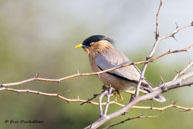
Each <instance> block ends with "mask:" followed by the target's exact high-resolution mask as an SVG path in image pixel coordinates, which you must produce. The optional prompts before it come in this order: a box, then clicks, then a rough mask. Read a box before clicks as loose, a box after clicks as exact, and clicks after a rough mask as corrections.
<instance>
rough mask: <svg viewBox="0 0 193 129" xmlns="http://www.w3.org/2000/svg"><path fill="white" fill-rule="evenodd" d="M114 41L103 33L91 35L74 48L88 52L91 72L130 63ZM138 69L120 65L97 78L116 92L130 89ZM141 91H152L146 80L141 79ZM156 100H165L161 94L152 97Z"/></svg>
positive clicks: (134, 82)
mask: <svg viewBox="0 0 193 129" xmlns="http://www.w3.org/2000/svg"><path fill="white" fill-rule="evenodd" d="M113 44H114V41H113V40H112V39H111V38H109V37H106V36H104V35H92V36H90V37H88V38H86V39H85V40H84V41H83V42H82V44H78V45H76V46H75V48H83V49H84V51H85V52H86V53H88V57H89V62H90V66H91V69H92V70H93V72H100V71H103V70H106V69H110V68H113V67H116V66H120V65H123V64H126V63H131V61H130V60H129V58H128V57H127V56H126V55H125V54H123V53H122V52H121V51H119V50H118V49H117V48H115V47H114V46H113ZM140 74H141V72H140V70H139V69H138V68H137V67H136V66H135V65H130V66H127V67H121V68H119V69H115V70H112V71H108V72H105V73H101V74H98V75H97V76H98V78H99V80H101V81H102V82H103V84H104V85H107V86H111V87H113V88H114V89H115V90H117V91H118V92H122V91H127V90H130V89H131V88H132V87H136V86H137V84H138V82H139V79H140ZM140 89H141V90H142V91H146V92H147V93H151V92H153V91H154V89H153V88H152V86H151V85H150V83H149V82H148V81H147V80H145V79H144V80H143V81H142V83H141V86H140ZM153 99H154V100H156V101H158V102H165V101H166V99H165V98H164V97H163V96H162V95H158V96H156V97H154V98H153Z"/></svg>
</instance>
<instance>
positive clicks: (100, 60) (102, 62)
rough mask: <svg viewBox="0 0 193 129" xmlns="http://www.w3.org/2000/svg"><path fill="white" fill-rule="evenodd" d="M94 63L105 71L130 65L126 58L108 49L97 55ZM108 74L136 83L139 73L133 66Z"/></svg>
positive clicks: (116, 51)
mask: <svg viewBox="0 0 193 129" xmlns="http://www.w3.org/2000/svg"><path fill="white" fill-rule="evenodd" d="M95 61H96V64H97V66H98V67H99V68H100V69H101V70H106V69H109V68H113V67H115V66H118V65H121V64H125V63H130V61H129V59H128V58H127V56H125V55H124V54H123V53H122V52H120V51H118V50H117V49H115V48H112V49H109V50H108V51H105V52H104V53H102V54H99V55H97V56H96V58H95ZM108 73H109V74H111V75H114V76H117V77H119V78H122V79H125V80H130V81H135V82H138V81H139V78H140V72H139V71H138V69H137V68H136V67H135V66H133V65H132V66H128V67H123V68H119V69H116V70H113V71H109V72H108Z"/></svg>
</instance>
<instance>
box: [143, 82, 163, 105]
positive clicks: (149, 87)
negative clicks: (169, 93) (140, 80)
mask: <svg viewBox="0 0 193 129" xmlns="http://www.w3.org/2000/svg"><path fill="white" fill-rule="evenodd" d="M140 89H142V90H144V91H147V92H148V93H151V92H153V91H154V89H153V88H152V87H151V86H150V85H149V84H148V85H145V86H144V85H142V86H140ZM153 100H156V101H158V102H162V103H163V102H165V101H166V99H165V97H164V96H162V95H158V96H156V97H154V98H153Z"/></svg>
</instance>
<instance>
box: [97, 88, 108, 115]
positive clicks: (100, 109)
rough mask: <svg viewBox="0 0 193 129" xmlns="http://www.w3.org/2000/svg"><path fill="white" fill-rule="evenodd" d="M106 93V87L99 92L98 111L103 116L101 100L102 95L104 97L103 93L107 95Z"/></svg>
mask: <svg viewBox="0 0 193 129" xmlns="http://www.w3.org/2000/svg"><path fill="white" fill-rule="evenodd" d="M107 94H108V89H106V90H104V91H103V92H102V93H101V95H100V97H99V113H100V117H102V116H103V106H102V100H103V97H104V96H105V95H107Z"/></svg>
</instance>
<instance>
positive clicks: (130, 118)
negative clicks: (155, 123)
mask: <svg viewBox="0 0 193 129" xmlns="http://www.w3.org/2000/svg"><path fill="white" fill-rule="evenodd" d="M155 117H158V116H144V115H140V116H136V117H129V118H127V119H125V120H123V121H120V122H117V123H115V124H112V125H109V126H107V127H105V128H103V129H109V128H111V127H114V126H117V125H120V124H123V123H125V122H128V121H130V120H134V119H140V118H155Z"/></svg>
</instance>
